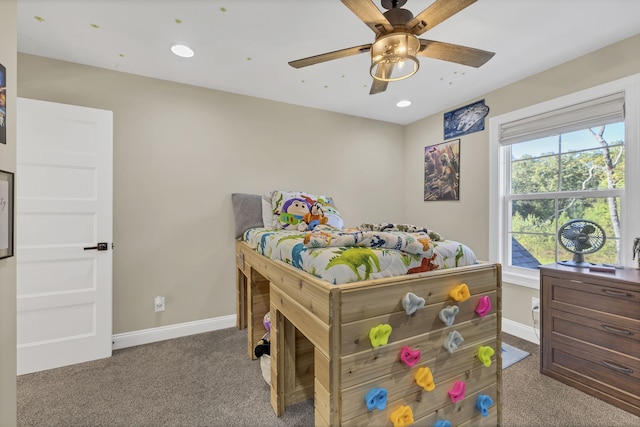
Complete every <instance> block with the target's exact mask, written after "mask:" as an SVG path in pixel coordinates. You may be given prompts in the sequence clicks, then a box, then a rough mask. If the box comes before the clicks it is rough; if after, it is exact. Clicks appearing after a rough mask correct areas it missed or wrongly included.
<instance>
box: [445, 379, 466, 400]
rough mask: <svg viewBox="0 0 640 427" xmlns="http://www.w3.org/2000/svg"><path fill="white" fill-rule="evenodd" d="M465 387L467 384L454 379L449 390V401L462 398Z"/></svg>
mask: <svg viewBox="0 0 640 427" xmlns="http://www.w3.org/2000/svg"><path fill="white" fill-rule="evenodd" d="M466 388H467V385H466V384H465V382H464V381H456V382H455V384H454V385H453V387H452V388H451V390H449V397H450V398H451V403H456V402H459V401H461V400H462V399H464V391H465V390H466Z"/></svg>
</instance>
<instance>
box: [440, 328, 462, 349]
mask: <svg viewBox="0 0 640 427" xmlns="http://www.w3.org/2000/svg"><path fill="white" fill-rule="evenodd" d="M463 341H464V338H462V335H460V332H458V331H451V332H449V334H448V335H447V337H446V338H445V339H444V343H443V344H442V346H443V347H444V348H445V349H446V350H447V351H448V352H449V353H453V352H454V351H456V350H457V349H458V347H460V344H462V342H463Z"/></svg>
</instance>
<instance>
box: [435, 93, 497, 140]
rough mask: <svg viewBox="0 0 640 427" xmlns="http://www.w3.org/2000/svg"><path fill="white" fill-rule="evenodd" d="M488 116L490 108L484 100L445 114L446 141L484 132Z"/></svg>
mask: <svg viewBox="0 0 640 427" xmlns="http://www.w3.org/2000/svg"><path fill="white" fill-rule="evenodd" d="M487 114H489V107H487V106H486V105H485V104H484V99H483V100H481V101H478V102H474V103H473V104H469V105H465V106H464V107H461V108H458V109H457V110H453V111H449V112H448V113H444V139H445V140H446V139H451V138H455V137H458V136H462V135H466V134H468V133H473V132H478V131H481V130H484V118H485V117H486V116H487Z"/></svg>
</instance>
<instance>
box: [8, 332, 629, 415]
mask: <svg viewBox="0 0 640 427" xmlns="http://www.w3.org/2000/svg"><path fill="white" fill-rule="evenodd" d="M504 341H505V342H507V343H509V344H511V345H514V346H516V347H518V348H521V349H523V350H525V351H527V352H529V353H531V356H530V357H526V358H525V359H524V360H522V361H520V362H518V363H516V364H514V365H513V366H511V367H509V368H507V369H505V370H504V371H503V373H502V374H503V396H504V401H503V425H504V426H505V427H535V426H540V427H554V426H567V427H568V426H572V427H580V426H585V427H586V426H589V427H597V426H603V427H604V426H607V427H618V426H620V427H622V426H625V427H626V426H637V425H639V424H638V421H639V419H638V417H635V416H633V415H631V414H629V413H627V412H624V411H621V410H619V409H616V408H614V407H612V406H611V405H608V404H607V403H604V402H602V401H600V400H598V399H595V398H592V397H590V396H588V395H586V394H584V393H582V392H580V391H578V390H575V389H573V388H571V387H568V386H565V385H564V384H562V383H559V382H557V381H555V380H553V379H551V378H548V377H545V376H541V375H540V374H539V373H538V371H539V366H538V363H539V357H538V346H536V345H535V344H531V343H529V342H527V341H524V340H520V339H518V338H515V337H511V336H509V335H505V336H504ZM246 345H247V344H246V330H245V331H238V330H236V329H235V328H231V329H225V330H221V331H216V332H210V333H205V334H200V335H194V336H190V337H184V338H178V339H174V340H169V341H163V342H159V343H154V344H148V345H143V346H138V347H132V348H127V349H122V350H117V351H115V352H114V354H113V357H111V358H109V359H104V360H99V361H95V362H88V363H83V364H79V365H74V366H69V367H64V368H58V369H52V370H49V371H44V372H38V373H34V374H28V375H22V376H20V377H18V425H19V426H38V427H44V426H65V427H68V426H105V427H106V426H128V427H137V426H238V427H245V426H246V427H249V426H312V425H313V406H312V403H311V401H307V402H303V403H300V404H297V405H294V406H292V407H289V408H287V411H286V413H285V415H284V416H282V417H281V418H277V417H276V416H275V415H274V414H273V410H272V409H271V405H270V396H269V389H268V386H267V384H266V383H265V382H264V380H263V379H262V376H261V373H260V363H259V362H258V361H251V360H249V358H248V357H247V350H246Z"/></svg>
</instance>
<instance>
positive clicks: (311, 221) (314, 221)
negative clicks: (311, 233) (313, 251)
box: [298, 202, 329, 231]
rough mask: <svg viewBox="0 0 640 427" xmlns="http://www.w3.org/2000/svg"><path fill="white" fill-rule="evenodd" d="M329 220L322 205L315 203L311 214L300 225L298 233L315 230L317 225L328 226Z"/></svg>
mask: <svg viewBox="0 0 640 427" xmlns="http://www.w3.org/2000/svg"><path fill="white" fill-rule="evenodd" d="M328 222H329V218H327V217H325V216H324V211H323V210H322V204H320V203H319V202H315V203H313V204H312V205H311V208H310V210H309V213H307V214H305V215H304V216H303V217H302V221H301V222H300V224H298V231H307V230H313V229H314V228H316V226H317V225H320V224H326V223H328Z"/></svg>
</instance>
